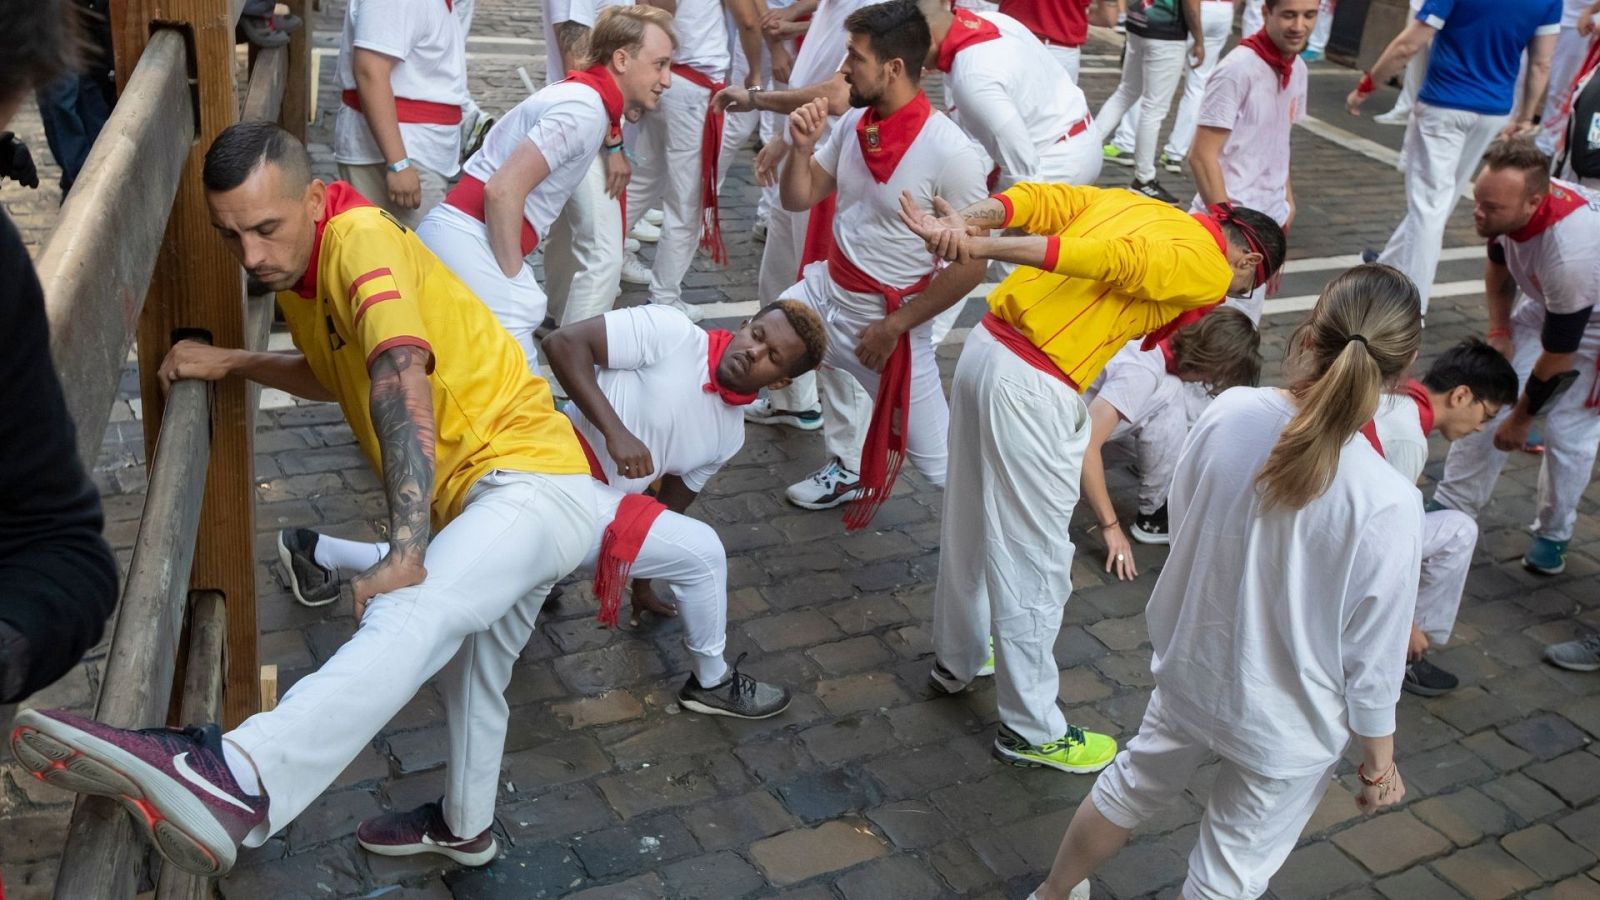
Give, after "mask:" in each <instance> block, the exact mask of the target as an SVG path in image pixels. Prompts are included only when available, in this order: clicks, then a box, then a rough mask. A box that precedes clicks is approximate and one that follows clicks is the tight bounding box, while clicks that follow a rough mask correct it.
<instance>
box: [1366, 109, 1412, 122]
mask: <svg viewBox="0 0 1600 900" xmlns="http://www.w3.org/2000/svg"><path fill="white" fill-rule="evenodd" d="M1410 119H1411V113H1410V111H1406V112H1395V111H1394V110H1392V109H1391V110H1389V111H1388V112H1386V113H1378V114H1377V115H1375V116H1373V117H1372V121H1374V122H1377V123H1378V124H1379V125H1404V124H1406V122H1407V121H1409V120H1410Z"/></svg>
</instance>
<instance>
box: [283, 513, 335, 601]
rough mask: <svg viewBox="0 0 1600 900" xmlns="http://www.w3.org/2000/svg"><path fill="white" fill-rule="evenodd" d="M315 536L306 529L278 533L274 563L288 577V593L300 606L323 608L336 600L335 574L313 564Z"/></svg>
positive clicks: (293, 529)
mask: <svg viewBox="0 0 1600 900" xmlns="http://www.w3.org/2000/svg"><path fill="white" fill-rule="evenodd" d="M316 552H317V533H316V532H315V531H312V530H310V529H309V528H285V529H283V530H282V531H279V532H278V562H281V563H283V571H284V573H285V574H286V575H288V576H289V590H291V591H294V598H295V599H296V600H299V601H300V603H301V605H303V606H327V605H328V604H329V603H332V602H333V601H335V600H337V599H339V573H337V572H335V571H333V570H332V569H328V568H324V567H322V566H320V565H318V564H317V557H316Z"/></svg>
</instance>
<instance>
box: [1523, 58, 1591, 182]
mask: <svg viewBox="0 0 1600 900" xmlns="http://www.w3.org/2000/svg"><path fill="white" fill-rule="evenodd" d="M1588 53H1589V39H1588V38H1586V37H1584V36H1582V35H1580V34H1578V29H1577V28H1576V27H1573V28H1563V29H1561V35H1560V37H1557V38H1556V50H1555V56H1554V57H1552V58H1551V60H1550V87H1549V88H1548V89H1546V91H1545V95H1544V114H1543V115H1541V116H1540V117H1539V136H1538V138H1537V139H1536V140H1535V143H1537V144H1538V145H1539V149H1540V150H1543V151H1544V152H1545V153H1548V154H1551V155H1554V154H1555V149H1556V145H1557V144H1558V143H1559V142H1560V140H1561V135H1562V133H1563V132H1565V131H1566V130H1567V119H1568V117H1567V116H1564V115H1561V103H1562V101H1563V100H1565V99H1566V96H1567V89H1568V88H1570V87H1572V79H1574V78H1576V77H1578V67H1579V66H1581V65H1583V58H1584V56H1586V55H1588Z"/></svg>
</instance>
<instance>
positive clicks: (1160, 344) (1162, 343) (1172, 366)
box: [1156, 337, 1178, 375]
mask: <svg viewBox="0 0 1600 900" xmlns="http://www.w3.org/2000/svg"><path fill="white" fill-rule="evenodd" d="M1156 349H1158V350H1160V351H1161V362H1162V364H1163V365H1165V366H1166V367H1167V374H1168V375H1176V374H1178V355H1177V354H1176V353H1173V352H1172V338H1170V337H1164V338H1162V339H1161V340H1159V341H1157V342H1156Z"/></svg>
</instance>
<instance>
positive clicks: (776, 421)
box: [744, 396, 822, 431]
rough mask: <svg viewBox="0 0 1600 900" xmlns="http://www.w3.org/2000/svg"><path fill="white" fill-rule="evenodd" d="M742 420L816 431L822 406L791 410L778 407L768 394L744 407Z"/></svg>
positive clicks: (820, 425)
mask: <svg viewBox="0 0 1600 900" xmlns="http://www.w3.org/2000/svg"><path fill="white" fill-rule="evenodd" d="M744 420H745V421H746V422H753V423H755V424H757V425H787V426H789V427H790V428H798V429H800V430H801V431H816V430H817V429H819V428H821V427H822V407H821V406H815V407H812V408H811V409H802V410H793V409H779V408H778V407H776V406H774V405H773V403H772V398H771V397H770V396H767V397H761V398H759V399H757V400H756V402H754V403H752V404H750V405H749V406H746V407H745V408H744Z"/></svg>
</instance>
